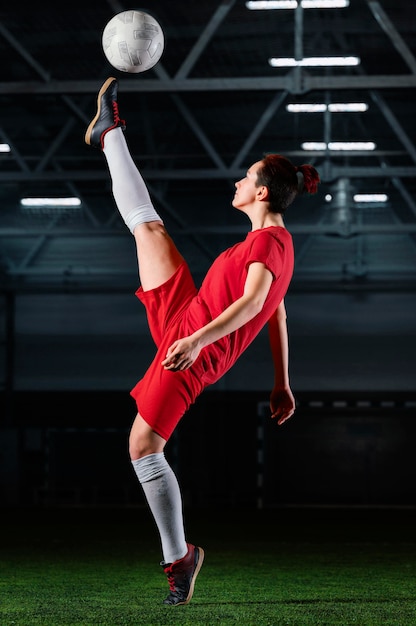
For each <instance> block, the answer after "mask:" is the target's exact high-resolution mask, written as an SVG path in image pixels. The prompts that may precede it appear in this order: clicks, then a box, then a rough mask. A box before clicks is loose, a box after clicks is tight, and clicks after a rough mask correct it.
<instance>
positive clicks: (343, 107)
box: [328, 102, 368, 113]
mask: <svg viewBox="0 0 416 626" xmlns="http://www.w3.org/2000/svg"><path fill="white" fill-rule="evenodd" d="M328 111H331V113H362V112H364V111H368V104H366V103H365V102H333V103H332V104H328Z"/></svg>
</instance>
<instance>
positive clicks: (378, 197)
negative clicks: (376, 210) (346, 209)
mask: <svg viewBox="0 0 416 626" xmlns="http://www.w3.org/2000/svg"><path fill="white" fill-rule="evenodd" d="M353 199H354V202H387V201H388V199H389V197H388V195H387V194H386V193H356V194H355V195H354V196H353Z"/></svg>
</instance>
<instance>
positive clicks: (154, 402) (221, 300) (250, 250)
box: [131, 226, 294, 440]
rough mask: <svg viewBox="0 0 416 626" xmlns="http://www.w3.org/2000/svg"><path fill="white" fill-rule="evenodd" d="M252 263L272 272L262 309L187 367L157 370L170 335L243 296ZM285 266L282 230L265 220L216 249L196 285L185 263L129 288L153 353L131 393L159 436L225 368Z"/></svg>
mask: <svg viewBox="0 0 416 626" xmlns="http://www.w3.org/2000/svg"><path fill="white" fill-rule="evenodd" d="M254 262H260V263H263V264H264V265H265V267H266V268H267V269H268V270H269V271H270V272H271V273H272V275H273V282H272V285H271V287H270V290H269V293H268V295H267V298H266V301H265V303H264V306H263V308H262V310H261V311H260V312H259V313H258V314H257V315H256V316H255V317H254V318H253V319H252V320H250V321H249V322H248V323H247V324H244V326H242V327H241V328H238V329H237V330H236V331H234V332H233V333H231V334H230V335H227V336H225V337H223V338H221V339H219V340H218V341H215V342H214V343H212V344H210V345H208V346H206V347H205V348H203V349H202V350H201V352H200V354H199V356H198V358H197V359H196V361H195V362H194V363H193V365H192V366H191V367H190V368H189V369H187V370H184V371H178V372H173V371H171V370H165V369H164V368H163V366H162V365H161V362H162V361H163V360H164V358H165V357H166V352H167V350H168V348H169V346H171V345H172V343H173V342H174V341H176V340H177V339H181V338H183V337H187V336H189V335H191V334H192V333H194V332H195V331H196V330H198V329H200V328H201V327H202V326H205V325H206V324H208V323H209V322H210V321H212V320H213V319H215V318H216V317H218V315H220V313H222V312H223V311H224V310H225V309H226V308H227V307H228V306H230V305H231V304H232V303H233V302H235V301H236V300H237V299H238V298H240V297H241V296H242V295H243V292H244V285H245V282H246V278H247V272H248V267H249V265H250V264H251V263H254ZM293 265H294V253H293V243H292V237H291V235H290V233H289V232H288V231H287V230H286V229H285V228H282V227H280V226H270V227H268V228H263V229H258V230H255V231H251V232H249V233H248V234H247V237H246V239H245V240H244V241H242V242H240V243H237V244H236V245H234V246H232V247H231V248H228V249H227V250H225V251H224V252H223V253H222V254H220V256H219V257H218V258H217V259H216V260H215V261H214V263H213V264H212V266H211V267H210V269H209V270H208V272H207V275H206V277H205V279H204V281H203V283H202V285H201V287H200V289H199V290H198V289H197V288H196V286H195V283H194V281H193V279H192V276H191V273H190V271H189V268H188V265H187V264H186V263H185V262H184V263H182V264H181V265H180V267H179V268H178V269H177V271H176V272H175V274H174V275H173V276H172V277H171V278H170V279H169V280H168V281H167V282H165V283H164V284H163V285H160V286H159V287H157V288H156V289H152V290H149V291H143V289H142V288H141V287H140V288H139V289H138V290H137V292H136V295H137V297H138V298H139V299H140V300H141V301H142V302H143V304H144V305H145V307H146V311H147V317H148V322H149V327H150V332H151V334H152V337H153V339H154V341H155V343H156V346H157V353H156V356H155V358H154V360H153V362H152V363H151V365H150V367H149V369H148V370H147V372H146V373H145V375H144V376H143V378H142V379H141V380H140V381H139V382H138V383H137V385H136V386H135V387H134V388H133V389H132V391H131V395H132V396H133V398H134V399H135V400H136V403H137V408H138V411H139V413H140V415H141V416H142V417H143V419H144V420H145V421H146V422H147V423H148V424H149V425H150V426H151V427H152V429H153V430H154V431H155V432H156V433H158V434H159V435H160V436H161V437H163V438H164V439H166V440H167V439H169V437H170V436H171V434H172V432H173V431H174V429H175V427H176V425H177V423H178V422H179V420H180V419H181V417H182V416H183V414H184V413H185V411H186V410H187V409H188V408H189V406H190V405H191V404H192V403H193V402H195V400H196V398H197V397H198V395H200V393H201V392H202V391H203V390H204V389H205V388H206V387H207V386H208V385H212V384H213V383H215V382H216V381H217V380H219V378H221V377H222V376H223V374H225V372H226V371H227V370H229V369H230V367H232V365H233V364H234V363H235V362H236V360H237V359H238V357H239V356H240V355H241V353H242V352H243V351H244V350H245V349H246V348H247V347H248V346H249V345H250V343H251V342H252V341H253V340H254V338H255V337H256V336H257V335H258V333H259V332H260V330H261V329H262V328H263V327H264V326H265V324H266V323H267V322H268V320H269V319H270V317H271V316H272V315H273V313H275V311H276V309H277V307H278V306H279V304H280V302H281V301H282V299H283V298H284V296H285V294H286V291H287V288H288V286H289V283H290V280H291V278H292V274H293Z"/></svg>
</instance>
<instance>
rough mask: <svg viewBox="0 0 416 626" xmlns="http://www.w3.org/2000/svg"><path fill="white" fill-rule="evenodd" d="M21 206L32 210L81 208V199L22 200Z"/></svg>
mask: <svg viewBox="0 0 416 626" xmlns="http://www.w3.org/2000/svg"><path fill="white" fill-rule="evenodd" d="M20 204H21V205H22V206H23V207H30V208H46V207H47V208H51V207H79V206H80V205H81V200H80V199H79V198H21V200H20Z"/></svg>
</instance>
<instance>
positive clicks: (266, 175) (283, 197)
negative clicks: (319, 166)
mask: <svg viewBox="0 0 416 626" xmlns="http://www.w3.org/2000/svg"><path fill="white" fill-rule="evenodd" d="M319 182H320V178H319V174H318V172H317V171H316V169H315V168H314V167H313V165H300V166H296V165H293V163H292V162H291V161H289V159H287V158H286V157H284V156H281V155H280V154H268V155H266V156H265V157H264V158H263V159H262V165H261V166H260V168H259V169H258V171H257V182H256V186H257V187H260V186H261V185H264V186H265V187H267V189H268V190H269V202H270V211H271V212H272V213H282V214H283V213H284V212H285V211H286V209H287V207H288V206H289V204H291V203H292V202H293V200H294V199H295V198H296V196H297V195H299V194H302V193H305V192H306V193H316V192H317V190H318V183H319Z"/></svg>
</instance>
